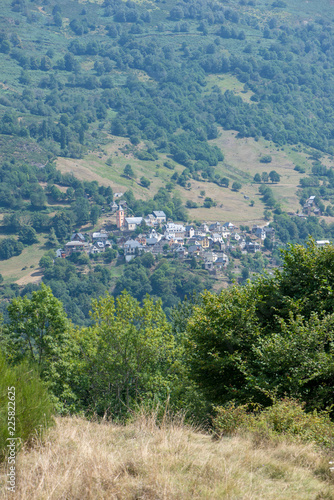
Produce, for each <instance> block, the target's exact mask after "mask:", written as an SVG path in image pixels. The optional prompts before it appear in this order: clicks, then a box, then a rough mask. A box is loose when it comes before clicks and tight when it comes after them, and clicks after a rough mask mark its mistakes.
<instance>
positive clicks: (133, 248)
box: [123, 240, 144, 255]
mask: <svg viewBox="0 0 334 500" xmlns="http://www.w3.org/2000/svg"><path fill="white" fill-rule="evenodd" d="M123 248H124V255H129V254H132V255H133V254H136V253H140V252H142V251H143V250H144V247H143V246H142V245H141V244H140V243H139V241H136V240H128V241H127V242H126V243H124V247H123Z"/></svg>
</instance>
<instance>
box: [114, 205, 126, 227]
mask: <svg viewBox="0 0 334 500" xmlns="http://www.w3.org/2000/svg"><path fill="white" fill-rule="evenodd" d="M124 219H125V212H124V208H123V207H122V205H120V206H119V207H118V210H117V212H116V225H117V229H122V228H123V227H124Z"/></svg>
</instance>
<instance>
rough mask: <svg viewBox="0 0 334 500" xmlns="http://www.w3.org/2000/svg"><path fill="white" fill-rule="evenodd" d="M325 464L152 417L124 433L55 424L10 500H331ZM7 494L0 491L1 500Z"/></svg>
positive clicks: (295, 445) (27, 454) (75, 421)
mask: <svg viewBox="0 0 334 500" xmlns="http://www.w3.org/2000/svg"><path fill="white" fill-rule="evenodd" d="M328 460H329V459H328V456H326V455H323V454H321V453H320V452H319V451H318V450H316V449H315V448H314V446H313V445H312V444H303V443H301V442H293V441H291V440H288V439H286V438H284V437H283V438H282V439H281V440H280V441H276V442H273V441H271V440H266V439H261V437H259V435H256V434H250V433H248V434H247V433H238V434H237V435H234V436H232V437H224V438H223V439H222V440H219V441H217V440H213V439H212V437H210V436H209V435H208V434H207V433H204V432H203V431H201V430H199V429H196V428H194V427H191V426H188V425H187V426H186V425H184V423H183V422H182V419H178V420H177V419H174V420H170V419H168V418H167V419H165V421H164V422H163V423H162V424H158V423H157V421H156V417H155V415H154V414H150V415H147V414H145V413H144V414H141V415H139V416H137V417H136V418H135V419H134V421H132V422H131V423H129V424H128V425H126V426H121V425H115V424H112V423H109V422H103V423H100V424H99V423H97V422H89V421H87V420H83V419H80V418H68V417H67V418H57V419H56V427H55V428H54V429H53V430H52V431H51V432H50V433H49V435H48V436H47V438H46V439H45V440H43V441H41V440H38V439H37V440H36V443H35V446H34V448H33V449H24V450H23V451H22V452H21V453H20V455H19V459H18V470H19V476H18V481H17V493H16V496H15V498H18V499H22V500H23V499H24V500H44V499H45V498H49V499H50V500H57V499H60V498H82V499H87V500H88V499H100V500H102V499H111V498H122V499H124V500H130V499H133V498H147V499H148V498H150V499H158V498H159V499H166V500H167V499H168V500H177V499H181V498H184V499H189V500H190V499H207V500H209V499H210V500H213V499H216V500H218V499H219V500H220V499H222V498H226V499H231V500H232V499H233V498H240V499H241V498H242V499H244V500H271V499H272V500H286V499H287V498H293V499H294V500H315V499H318V500H325V499H326V500H332V499H333V498H334V497H333V477H332V476H331V475H330V474H331V473H330V472H329V465H328ZM4 480H5V478H4V473H3V470H2V471H1V472H0V483H1V482H4ZM10 495H12V494H9V495H8V494H7V493H6V490H5V489H2V490H1V493H0V498H2V499H6V498H11V496H10Z"/></svg>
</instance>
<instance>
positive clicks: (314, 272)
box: [187, 242, 334, 410]
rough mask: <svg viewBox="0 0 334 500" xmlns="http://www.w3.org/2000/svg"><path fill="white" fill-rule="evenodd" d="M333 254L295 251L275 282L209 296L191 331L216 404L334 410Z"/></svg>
mask: <svg viewBox="0 0 334 500" xmlns="http://www.w3.org/2000/svg"><path fill="white" fill-rule="evenodd" d="M333 251H334V250H333V247H331V246H328V247H327V248H321V249H318V248H317V247H316V246H315V245H314V243H312V242H311V243H310V244H309V246H308V248H304V247H301V246H295V247H290V248H289V250H287V251H286V252H285V253H284V263H283V269H282V270H281V271H276V273H275V275H274V277H272V278H270V277H266V276H265V277H262V278H260V279H258V281H257V282H255V283H252V284H248V285H246V286H244V287H233V288H232V289H231V290H228V291H224V292H222V293H221V294H220V295H219V296H216V295H213V294H210V293H206V294H204V296H203V303H202V305H201V306H200V307H197V308H195V309H194V312H193V314H192V317H191V319H190V321H189V323H188V325H187V331H188V350H189V351H188V352H189V366H190V375H191V377H192V378H193V380H194V381H195V382H196V383H197V384H198V387H199V389H200V390H201V391H202V392H203V394H204V395H205V397H206V398H207V399H208V401H210V402H212V403H213V404H221V403H224V402H228V401H230V400H232V399H233V400H236V401H238V402H241V403H246V402H249V401H251V400H253V401H254V402H258V403H261V404H265V405H268V404H270V401H271V398H272V397H273V395H274V394H276V395H277V396H278V397H283V396H284V395H288V396H290V397H293V398H300V399H301V400H303V401H305V402H306V405H307V409H320V410H324V409H325V408H326V407H328V406H330V405H331V390H332V389H331V387H332V381H333V377H334V372H333V363H332V359H333V354H334V353H333V345H334V343H333V341H334V338H333V333H332V332H333V326H332V323H333V317H332V311H333V304H332V291H331V290H332V286H333V283H332V276H331V267H332V261H333Z"/></svg>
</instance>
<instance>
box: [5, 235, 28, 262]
mask: <svg viewBox="0 0 334 500" xmlns="http://www.w3.org/2000/svg"><path fill="white" fill-rule="evenodd" d="M23 248H24V247H23V244H22V243H21V242H20V241H16V240H14V238H4V239H3V240H1V242H0V260H7V259H10V258H11V257H14V256H15V255H20V254H21V253H22V251H23Z"/></svg>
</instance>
